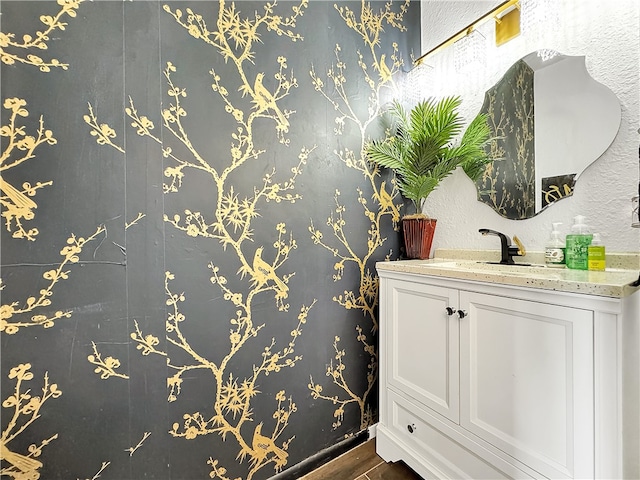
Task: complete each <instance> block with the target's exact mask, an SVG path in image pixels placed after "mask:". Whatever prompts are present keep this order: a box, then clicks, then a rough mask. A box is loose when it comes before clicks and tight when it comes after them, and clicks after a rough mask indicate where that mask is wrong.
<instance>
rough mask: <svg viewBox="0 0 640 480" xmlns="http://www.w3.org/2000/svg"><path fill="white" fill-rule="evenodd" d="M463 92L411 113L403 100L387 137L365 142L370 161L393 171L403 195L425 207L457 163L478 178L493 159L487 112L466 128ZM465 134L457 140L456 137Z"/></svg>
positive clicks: (392, 114)
mask: <svg viewBox="0 0 640 480" xmlns="http://www.w3.org/2000/svg"><path fill="white" fill-rule="evenodd" d="M461 102H462V101H461V99H460V97H457V96H454V97H446V98H443V99H441V100H440V101H436V100H435V99H428V100H424V101H422V102H420V103H418V104H417V105H416V106H415V107H413V108H412V109H411V111H410V112H409V114H408V115H407V113H406V112H405V110H404V108H403V107H402V105H401V104H400V103H399V102H397V101H396V102H394V103H393V104H392V105H391V107H390V108H389V110H388V113H389V116H390V120H391V122H392V123H391V126H390V128H389V131H388V136H387V137H386V138H384V139H381V140H373V141H371V142H369V143H368V144H367V145H366V146H365V153H366V154H367V157H368V158H369V160H370V161H371V162H373V163H375V164H377V165H380V166H382V167H385V168H389V169H391V170H393V171H394V172H395V174H396V178H397V182H398V188H399V189H400V192H401V193H402V195H403V196H404V197H405V198H407V199H408V200H411V201H412V202H413V204H414V206H415V208H416V212H417V213H419V212H420V208H421V205H422V201H423V200H424V199H426V198H427V197H428V196H429V194H430V193H431V192H432V191H433V190H434V189H435V188H436V187H437V186H438V184H439V183H440V181H441V180H442V179H444V178H445V177H447V176H448V175H450V174H451V173H452V172H453V171H454V170H455V169H456V168H457V167H458V166H460V167H462V168H463V169H464V171H465V172H466V173H467V175H469V177H470V178H471V179H472V180H476V179H477V178H478V177H479V176H480V175H481V174H482V172H483V171H484V169H485V166H486V164H487V163H489V162H491V161H492V159H491V158H489V157H488V156H487V153H486V150H485V146H486V145H487V144H488V143H489V142H490V141H491V139H490V135H491V131H490V129H489V125H488V123H487V119H486V115H484V114H478V115H477V116H476V117H475V118H474V119H473V121H472V122H471V123H470V124H469V126H468V127H467V129H466V130H465V131H464V133H463V128H464V120H463V118H462V117H461V116H460V114H459V113H458V107H459V106H460V104H461ZM461 133H462V138H461V140H460V143H459V144H458V145H454V141H455V140H456V138H457V137H459V135H460V134H461Z"/></svg>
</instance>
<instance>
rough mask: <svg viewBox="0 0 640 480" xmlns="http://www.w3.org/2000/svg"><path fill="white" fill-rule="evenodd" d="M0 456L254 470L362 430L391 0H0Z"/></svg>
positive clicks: (380, 204)
mask: <svg viewBox="0 0 640 480" xmlns="http://www.w3.org/2000/svg"><path fill="white" fill-rule="evenodd" d="M0 8H1V10H2V16H1V21H2V24H1V32H2V33H0V60H1V62H2V63H1V69H2V70H1V73H2V78H1V85H0V88H1V97H2V117H1V119H2V127H1V128H2V130H1V137H0V139H1V142H2V143H1V148H2V157H1V158H2V160H1V163H0V174H1V179H0V190H1V194H0V195H1V196H0V204H1V206H2V220H3V223H2V237H1V241H2V244H1V249H2V250H1V255H2V258H1V263H2V265H1V268H2V269H1V272H0V273H1V278H2V285H1V286H2V290H0V295H1V303H2V305H1V307H0V308H1V310H0V332H1V337H0V341H1V345H0V346H1V349H2V350H1V360H2V362H1V363H2V365H1V368H0V374H1V378H2V393H1V396H2V409H1V412H0V414H1V416H2V418H1V424H2V436H1V437H0V442H1V448H2V450H1V453H2V464H1V467H0V476H1V477H2V478H13V479H16V480H17V479H37V478H43V479H44V478H46V479H71V478H73V479H76V478H77V479H96V478H103V479H119V480H120V479H142V478H156V479H195V478H214V479H236V478H241V479H252V478H253V479H265V478H269V477H271V476H273V475H274V474H276V473H278V472H281V471H286V470H287V469H289V468H291V467H292V466H294V465H296V464H298V463H299V462H301V461H303V460H304V459H306V458H308V457H310V456H312V455H314V454H316V453H318V452H320V451H321V450H323V449H325V448H327V447H328V446H331V445H333V444H335V443H337V442H339V441H341V440H342V439H344V438H346V437H349V436H351V435H354V434H355V433H357V432H359V431H362V430H363V429H366V428H367V427H368V426H369V425H371V424H373V423H375V421H376V419H377V391H376V388H377V384H376V379H377V375H378V368H379V366H378V363H377V336H376V333H377V326H378V311H377V302H378V296H377V293H378V292H377V288H378V286H377V285H378V283H377V276H376V273H375V262H376V261H380V260H384V259H386V258H389V259H394V258H397V257H398V255H399V237H398V231H397V222H398V220H399V217H398V215H399V214H398V211H399V209H400V208H401V205H402V200H401V197H400V195H399V193H398V191H397V188H396V187H395V184H394V182H393V180H392V179H391V178H389V177H388V175H386V174H385V173H383V172H378V171H375V170H373V169H372V167H371V166H369V165H368V164H367V162H366V161H365V160H364V159H363V157H362V154H361V151H362V146H363V144H364V142H365V141H366V140H367V138H369V136H371V135H379V134H380V126H379V124H378V116H379V113H380V108H381V107H382V106H383V105H384V103H385V102H387V101H388V100H390V99H391V98H397V97H398V96H399V95H400V91H399V87H398V85H400V83H401V80H402V75H403V73H402V72H403V71H406V70H408V68H409V65H410V61H411V60H410V59H411V55H412V54H413V55H414V56H415V55H416V54H418V53H419V52H418V48H419V31H420V30H419V4H418V3H417V2H414V3H412V4H408V3H406V4H405V3H402V2H396V1H394V2H390V3H389V4H386V3H384V2H371V3H370V4H369V3H361V2H338V3H336V4H334V3H333V2H326V1H311V2H306V1H302V2H300V3H297V2H293V1H286V2H279V3H275V2H274V3H262V2H244V1H242V2H235V3H234V2H226V1H220V2H214V1H195V2H167V3H165V2H156V1H145V2H137V1H136V2H111V1H95V2H79V1H71V0H67V1H62V0H61V1H59V2H52V1H45V2H38V1H3V2H2V3H1V5H0Z"/></svg>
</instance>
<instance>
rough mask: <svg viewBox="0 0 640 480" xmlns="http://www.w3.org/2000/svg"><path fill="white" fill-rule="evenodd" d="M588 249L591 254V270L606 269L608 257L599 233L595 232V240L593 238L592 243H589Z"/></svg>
mask: <svg viewBox="0 0 640 480" xmlns="http://www.w3.org/2000/svg"><path fill="white" fill-rule="evenodd" d="M587 251H588V254H589V270H600V271H602V270H605V269H606V267H607V259H606V256H605V253H604V245H603V243H602V241H601V240H600V234H599V233H594V234H593V240H591V245H589V248H588V249H587Z"/></svg>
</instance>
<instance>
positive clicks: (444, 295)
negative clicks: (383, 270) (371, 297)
mask: <svg viewBox="0 0 640 480" xmlns="http://www.w3.org/2000/svg"><path fill="white" fill-rule="evenodd" d="M387 292H388V294H389V297H390V301H389V304H388V306H387V313H388V314H387V316H386V317H385V319H384V323H383V324H382V329H383V330H384V332H383V333H384V334H385V338H386V339H387V340H386V341H387V343H386V346H387V349H386V350H385V352H387V355H386V357H385V358H384V359H383V361H384V365H385V368H386V378H387V382H388V383H389V385H392V386H393V387H395V388H396V389H397V390H398V391H402V392H405V393H407V394H408V395H410V396H411V397H412V398H414V399H415V400H416V401H418V402H420V403H421V404H423V405H424V406H427V407H429V408H431V409H433V410H434V411H436V412H438V413H439V414H441V415H443V416H444V417H446V418H448V419H450V420H452V421H454V422H457V421H458V416H459V406H458V405H459V373H458V372H459V350H458V345H459V321H460V320H459V318H458V315H457V314H453V315H450V314H448V312H447V307H450V308H453V309H454V310H457V307H458V292H457V290H452V289H448V288H442V287H437V286H433V285H422V284H416V283H411V282H402V281H397V280H393V281H391V282H390V283H389V288H388V290H387Z"/></svg>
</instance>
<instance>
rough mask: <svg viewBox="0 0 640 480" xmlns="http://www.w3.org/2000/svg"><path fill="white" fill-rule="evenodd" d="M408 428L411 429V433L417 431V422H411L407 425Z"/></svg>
mask: <svg viewBox="0 0 640 480" xmlns="http://www.w3.org/2000/svg"><path fill="white" fill-rule="evenodd" d="M407 430H409V433H413V432H415V431H416V430H417V427H416V424H415V423H410V424H409V425H407Z"/></svg>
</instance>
